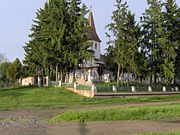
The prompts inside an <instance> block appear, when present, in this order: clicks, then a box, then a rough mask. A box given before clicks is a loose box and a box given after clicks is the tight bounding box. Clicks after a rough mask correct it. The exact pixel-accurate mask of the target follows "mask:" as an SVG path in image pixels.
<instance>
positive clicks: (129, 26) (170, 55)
mask: <svg viewBox="0 0 180 135" xmlns="http://www.w3.org/2000/svg"><path fill="white" fill-rule="evenodd" d="M147 3H148V8H147V9H146V10H145V12H144V13H143V14H142V16H141V18H140V22H139V23H137V22H136V21H135V15H134V14H133V13H132V12H131V11H130V10H129V8H128V4H127V2H123V1H122V0H116V4H115V8H116V9H115V11H113V15H112V17H111V19H112V22H111V23H110V24H108V25H107V26H106V27H107V29H108V31H109V32H107V33H106V35H107V37H109V39H110V40H109V41H108V44H109V47H108V49H107V53H106V56H107V59H108V60H107V61H108V62H107V67H108V69H109V70H111V71H113V72H114V73H116V72H117V75H116V76H117V80H118V81H117V83H119V81H123V75H124V73H128V74H133V75H134V77H135V78H136V79H138V80H139V81H143V80H147V79H148V78H150V83H157V80H158V79H159V78H161V82H163V83H166V84H171V83H172V82H174V81H175V78H178V79H180V72H179V71H180V33H179V32H180V8H179V7H178V6H177V4H176V1H175V0H165V2H162V1H161V0H147Z"/></svg>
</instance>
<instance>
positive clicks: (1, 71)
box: [0, 62, 11, 82]
mask: <svg viewBox="0 0 180 135" xmlns="http://www.w3.org/2000/svg"><path fill="white" fill-rule="evenodd" d="M10 65H11V63H9V62H5V63H2V64H0V81H1V82H7V81H9V80H8V78H7V76H6V72H7V69H8V68H9V66H10Z"/></svg>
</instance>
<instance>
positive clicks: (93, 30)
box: [87, 11, 101, 42]
mask: <svg viewBox="0 0 180 135" xmlns="http://www.w3.org/2000/svg"><path fill="white" fill-rule="evenodd" d="M88 26H89V27H90V30H89V31H88V33H87V38H88V40H94V41H97V42H101V40H100V38H99V36H98V35H97V33H96V27H95V24H94V18H93V13H92V11H90V13H89V18H88Z"/></svg>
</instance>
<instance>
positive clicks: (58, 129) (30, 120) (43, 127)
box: [0, 101, 180, 135]
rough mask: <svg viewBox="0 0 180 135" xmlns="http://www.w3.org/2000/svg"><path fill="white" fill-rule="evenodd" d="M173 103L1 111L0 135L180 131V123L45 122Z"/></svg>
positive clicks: (84, 134) (79, 134)
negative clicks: (64, 116) (91, 111)
mask: <svg viewBox="0 0 180 135" xmlns="http://www.w3.org/2000/svg"><path fill="white" fill-rule="evenodd" d="M170 103H180V101H173V102H156V103H140V104H122V105H111V106H109V105H103V106H90V107H88V106H85V107H78V108H59V109H51V110H47V109H44V110H37V109H36V110H11V111H4V112H0V135H131V134H134V133H140V132H154V131H159V132H160V131H180V120H175V121H121V122H87V123H78V122H71V123H62V122H61V123H54V124H49V123H47V122H46V121H45V119H48V118H51V117H53V116H55V115H58V114H61V113H63V112H65V111H68V110H80V109H82V110H84V109H97V108H116V107H129V106H148V105H161V104H170Z"/></svg>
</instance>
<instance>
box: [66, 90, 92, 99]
mask: <svg viewBox="0 0 180 135" xmlns="http://www.w3.org/2000/svg"><path fill="white" fill-rule="evenodd" d="M67 89H68V90H70V91H72V92H74V93H77V94H79V95H81V96H85V97H91V98H93V97H94V96H95V92H94V91H92V90H78V89H73V88H67Z"/></svg>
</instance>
